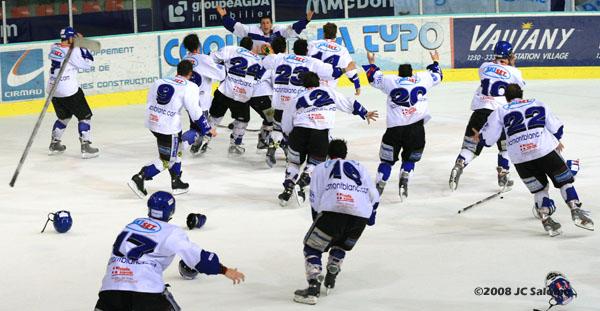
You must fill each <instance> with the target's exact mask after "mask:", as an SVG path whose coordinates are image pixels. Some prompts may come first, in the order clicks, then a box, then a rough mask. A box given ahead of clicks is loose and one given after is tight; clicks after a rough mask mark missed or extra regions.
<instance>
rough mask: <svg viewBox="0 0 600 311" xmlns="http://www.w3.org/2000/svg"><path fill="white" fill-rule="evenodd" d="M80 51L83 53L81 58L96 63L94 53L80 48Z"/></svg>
mask: <svg viewBox="0 0 600 311" xmlns="http://www.w3.org/2000/svg"><path fill="white" fill-rule="evenodd" d="M79 50H80V51H81V57H82V58H83V59H89V60H91V61H94V56H92V53H90V51H88V50H87V49H83V48H79Z"/></svg>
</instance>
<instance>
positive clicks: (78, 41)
mask: <svg viewBox="0 0 600 311" xmlns="http://www.w3.org/2000/svg"><path fill="white" fill-rule="evenodd" d="M75 46H76V47H83V48H87V49H89V50H90V51H94V52H98V51H100V42H98V41H94V40H89V39H84V38H82V37H76V38H75V42H74V46H72V47H71V48H69V51H68V52H67V56H66V57H65V60H64V61H63V64H68V63H69V59H70V58H71V54H72V53H73V49H74V48H75ZM66 67H67V66H66V65H65V66H60V71H58V75H57V76H56V80H55V81H56V82H55V83H54V84H53V85H52V88H50V92H48V96H47V97H46V102H45V103H44V107H43V108H42V112H40V116H39V117H38V119H37V122H36V123H35V126H34V127H33V132H31V136H29V140H28V141H27V146H25V150H23V154H22V155H21V159H20V160H19V164H18V165H17V168H16V169H15V172H14V174H13V176H12V179H11V180H10V183H9V185H10V186H11V187H14V186H15V182H16V181H17V177H19V173H20V172H21V167H23V164H24V163H25V159H26V158H27V155H28V154H29V149H30V148H31V145H32V144H33V140H34V139H35V136H36V135H37V132H38V130H39V129H40V126H41V125H42V120H43V119H44V115H46V111H47V110H48V106H49V105H50V101H51V100H52V97H53V96H54V92H55V91H56V87H57V86H58V83H59V82H60V79H61V78H62V75H63V72H64V71H65V68H66Z"/></svg>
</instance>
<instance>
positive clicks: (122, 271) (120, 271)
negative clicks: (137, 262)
mask: <svg viewBox="0 0 600 311" xmlns="http://www.w3.org/2000/svg"><path fill="white" fill-rule="evenodd" d="M110 274H111V275H113V276H116V275H121V276H133V271H131V269H129V268H127V267H118V266H117V267H113V268H112V270H111V272H110Z"/></svg>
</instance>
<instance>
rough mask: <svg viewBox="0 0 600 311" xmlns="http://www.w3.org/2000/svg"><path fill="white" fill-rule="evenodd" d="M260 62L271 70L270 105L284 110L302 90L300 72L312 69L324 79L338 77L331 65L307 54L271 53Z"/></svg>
mask: <svg viewBox="0 0 600 311" xmlns="http://www.w3.org/2000/svg"><path fill="white" fill-rule="evenodd" d="M262 64H263V66H264V68H265V69H266V70H271V75H272V85H273V100H272V104H271V105H272V106H273V108H274V109H278V110H285V107H287V106H289V105H290V104H291V103H292V102H294V101H295V99H296V97H297V96H298V94H300V93H301V92H302V91H304V86H302V81H300V79H299V74H300V73H302V72H307V71H312V72H314V73H316V74H317V75H318V76H319V77H320V78H321V79H324V80H333V79H335V78H337V77H339V75H337V73H336V72H335V71H334V68H333V67H332V66H331V65H329V64H326V63H324V62H322V61H320V60H318V59H316V58H312V57H308V56H301V55H296V54H284V53H279V54H276V55H273V54H271V55H267V56H266V57H265V58H264V59H263V63H262ZM334 75H337V76H334Z"/></svg>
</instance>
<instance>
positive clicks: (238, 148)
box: [228, 144, 246, 156]
mask: <svg viewBox="0 0 600 311" xmlns="http://www.w3.org/2000/svg"><path fill="white" fill-rule="evenodd" d="M228 152H229V155H230V156H241V155H242V154H244V152H246V148H244V147H242V145H236V144H230V145H229V150H228Z"/></svg>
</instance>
